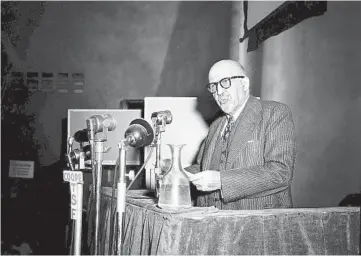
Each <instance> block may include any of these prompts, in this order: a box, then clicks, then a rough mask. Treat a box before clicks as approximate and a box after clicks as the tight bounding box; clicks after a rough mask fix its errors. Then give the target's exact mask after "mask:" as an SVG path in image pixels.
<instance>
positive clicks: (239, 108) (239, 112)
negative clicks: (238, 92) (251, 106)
mask: <svg viewBox="0 0 361 256" xmlns="http://www.w3.org/2000/svg"><path fill="white" fill-rule="evenodd" d="M248 99H249V95H248V96H247V98H246V100H245V101H244V102H243V104H242V105H241V106H240V107H238V109H236V111H235V112H234V113H233V115H232V120H233V122H234V121H236V120H237V118H238V117H239V115H240V114H241V113H242V111H243V109H244V107H245V106H246V103H247V101H248ZM230 116H231V115H228V114H227V120H228V119H229V118H230Z"/></svg>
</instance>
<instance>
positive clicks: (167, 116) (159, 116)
mask: <svg viewBox="0 0 361 256" xmlns="http://www.w3.org/2000/svg"><path fill="white" fill-rule="evenodd" d="M151 118H152V120H153V119H156V122H157V124H161V123H162V121H163V120H164V121H165V123H166V124H170V123H171V122H172V121H173V116H172V113H171V112H170V111H169V110H164V111H158V112H154V113H152V116H151Z"/></svg>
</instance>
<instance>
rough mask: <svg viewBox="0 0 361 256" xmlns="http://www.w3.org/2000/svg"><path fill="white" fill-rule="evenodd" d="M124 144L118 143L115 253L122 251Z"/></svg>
mask: <svg viewBox="0 0 361 256" xmlns="http://www.w3.org/2000/svg"><path fill="white" fill-rule="evenodd" d="M126 150H127V149H126V145H125V144H124V142H121V143H119V179H118V186H117V215H118V223H117V224H118V225H117V226H118V229H117V255H121V253H122V225H123V214H124V212H125V200H126V188H127V184H126V180H125V169H126Z"/></svg>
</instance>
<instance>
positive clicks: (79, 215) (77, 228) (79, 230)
mask: <svg viewBox="0 0 361 256" xmlns="http://www.w3.org/2000/svg"><path fill="white" fill-rule="evenodd" d="M76 189H77V200H78V202H77V205H78V207H77V208H78V209H77V212H76V215H77V217H76V220H75V222H76V223H75V247H74V255H81V235H82V221H83V184H82V183H78V184H76Z"/></svg>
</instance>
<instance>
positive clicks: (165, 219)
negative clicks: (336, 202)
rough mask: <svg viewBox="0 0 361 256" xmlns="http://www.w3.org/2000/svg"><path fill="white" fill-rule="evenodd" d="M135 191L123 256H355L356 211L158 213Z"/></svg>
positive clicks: (104, 221) (106, 198) (105, 207)
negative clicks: (157, 255)
mask: <svg viewBox="0 0 361 256" xmlns="http://www.w3.org/2000/svg"><path fill="white" fill-rule="evenodd" d="M139 192H140V191H131V193H129V195H128V197H127V202H126V213H125V218H124V227H123V241H124V245H123V251H122V254H123V255H134V254H135V255H140V254H142V255H143V254H145V255H154V254H161V255H164V254H166V255H170V254H173V255H193V254H198V255H199V254H202V255H209V254H217V255H224V254H226V255H235V254H238V255H239V254H283V255H287V254H288V255H289V254H359V248H360V209H359V208H356V207H336V208H293V209H267V210H242V211H229V210H227V211H226V210H219V209H217V208H214V207H206V208H201V207H193V208H192V209H190V210H186V211H181V212H176V213H174V212H167V211H165V210H163V209H159V208H158V207H157V206H156V204H155V199H153V198H149V197H147V196H144V194H141V193H139ZM110 205H111V188H103V190H102V202H101V227H100V239H101V243H100V251H101V254H109V253H110V251H109V241H110V239H109V234H110V232H109V231H110V218H109V217H110ZM88 213H89V216H88V217H89V218H88V221H89V222H88V230H89V234H88V241H87V242H88V245H89V246H91V247H92V246H93V242H94V241H93V237H94V236H93V235H92V230H94V225H93V222H92V221H91V220H92V219H93V218H94V204H92V203H91V202H90V203H89V209H88Z"/></svg>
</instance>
